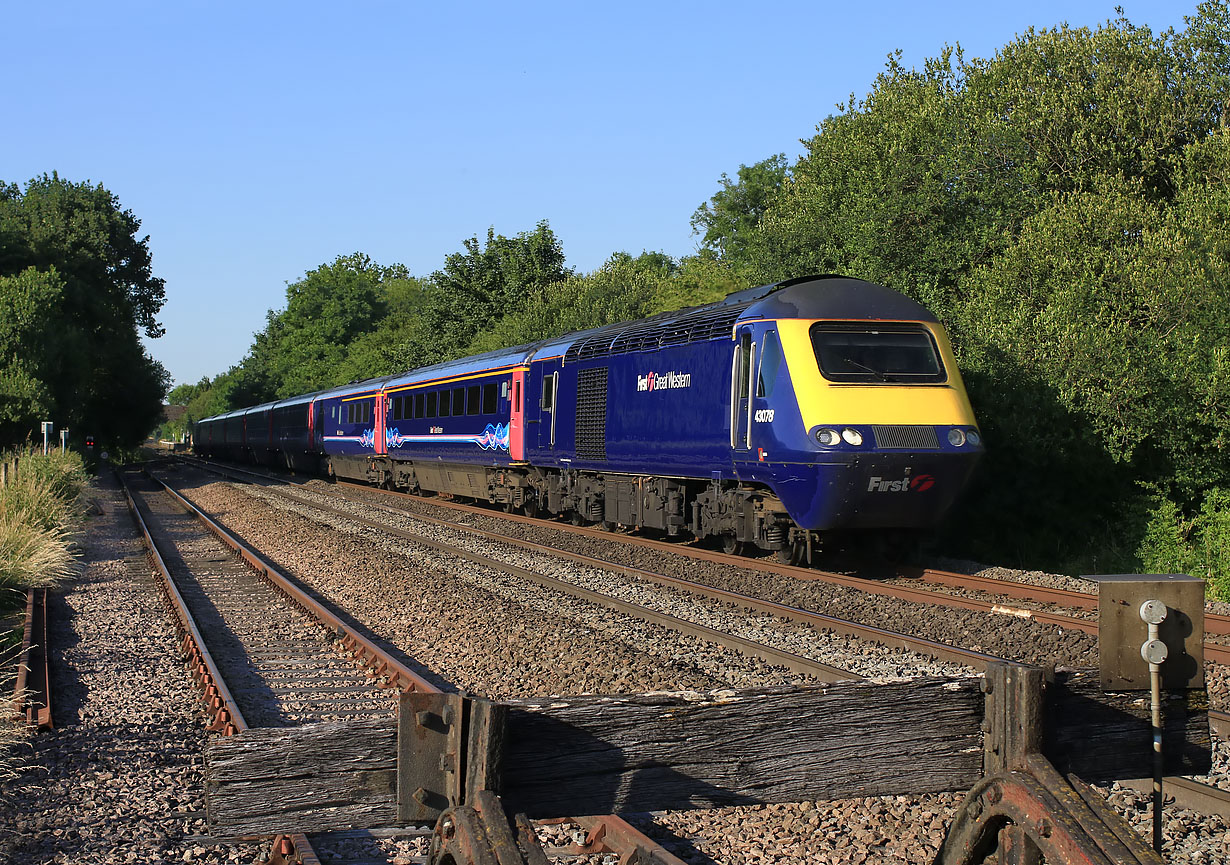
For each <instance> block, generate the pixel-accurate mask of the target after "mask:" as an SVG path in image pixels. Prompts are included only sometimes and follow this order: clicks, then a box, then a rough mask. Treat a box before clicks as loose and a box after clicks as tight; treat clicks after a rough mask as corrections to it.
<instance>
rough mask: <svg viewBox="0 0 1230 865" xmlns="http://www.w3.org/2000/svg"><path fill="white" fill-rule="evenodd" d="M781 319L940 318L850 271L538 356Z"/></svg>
mask: <svg viewBox="0 0 1230 865" xmlns="http://www.w3.org/2000/svg"><path fill="white" fill-rule="evenodd" d="M778 318H807V319H813V318H814V319H839V320H846V321H849V320H870V321H884V320H888V321H928V322H934V321H936V318H935V316H934V315H932V314H931V313H930V312H929V311H928V310H927V309H926V307H924V306H922V304H920V303H918V302H916V301H914V300H911V299H910V298H908V297H906V296H905V295H904V294H901V293H900V292H897V291H893V290H892V289H891V288H885V287H884V286H882V285H876V284H875V283H872V282H867V281H866V280H862V279H854V278H851V277H847V276H835V275H822V276H805V277H800V278H798V279H789V280H786V281H784V282H775V283H771V284H769V285H760V286H756V287H755V288H748V289H744V290H742V291H736V292H733V293H732V294H729V295H727V296H726V297H724V298H723V299H722V300H719V301H717V302H716V303H710V304H706V305H704V306H694V307H690V308H687V309H680V310H675V311H673V312H664V313H661V314H659V315H655V316H653V317H651V318H645V319H640V320H638V321H628V322H621V323H619V324H610V325H606V326H604V327H599V328H594V329H593V330H587V331H581V332H579V333H570V334H565V335H564V336H561V337H558V338H557V339H554V340H549V341H547V342H545V343H543V344H542V345H541V346H540V348H539V350H538V352H537V356H538V357H544V358H545V357H554V356H556V355H563V356H564V361H565V363H570V362H573V361H578V360H589V359H593V358H599V357H606V356H609V355H615V354H626V353H629V352H635V351H654V350H656V349H658V348H661V347H663V346H668V345H679V344H683V343H689V342H702V341H707V340H711V339H717V338H719V337H722V336H733V334H734V328H735V326H736V325H737V324H738V323H739V322H740V321H754V320H761V319H778Z"/></svg>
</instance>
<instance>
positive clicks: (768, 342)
mask: <svg viewBox="0 0 1230 865" xmlns="http://www.w3.org/2000/svg"><path fill="white" fill-rule="evenodd" d="M781 363H782V347H781V344H780V343H779V342H778V341H777V331H775V330H770V331H768V332H767V333H765V335H764V347H763V348H761V350H760V376H759V377H758V378H757V379H756V396H773V385H774V384H775V383H776V382H777V371H778V370H779V369H780V368H781Z"/></svg>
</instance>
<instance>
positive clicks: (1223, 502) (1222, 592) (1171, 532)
mask: <svg viewBox="0 0 1230 865" xmlns="http://www.w3.org/2000/svg"><path fill="white" fill-rule="evenodd" d="M1138 555H1139V557H1140V561H1141V564H1142V565H1143V570H1145V571H1147V572H1150V573H1157V574H1190V575H1191V576H1193V577H1201V578H1202V579H1204V580H1205V582H1206V584H1207V588H1208V593H1209V594H1210V595H1211V596H1212V597H1214V598H1217V599H1218V600H1222V601H1230V490H1226V489H1223V488H1220V487H1215V488H1213V489H1211V490H1209V491H1208V493H1207V494H1206V495H1205V497H1204V501H1203V502H1202V503H1201V505H1200V510H1199V512H1198V513H1196V514H1194V515H1191V516H1188V515H1186V514H1184V512H1183V511H1182V509H1181V508H1180V507H1179V506H1178V505H1176V504H1175V503H1174V502H1172V501H1170V500H1169V499H1167V498H1166V497H1164V496H1162V495H1160V494H1159V495H1155V496H1154V498H1153V507H1152V511H1151V514H1150V519H1149V521H1148V524H1147V526H1146V529H1145V533H1144V538H1143V540H1142V541H1141V544H1140V549H1139V550H1138Z"/></svg>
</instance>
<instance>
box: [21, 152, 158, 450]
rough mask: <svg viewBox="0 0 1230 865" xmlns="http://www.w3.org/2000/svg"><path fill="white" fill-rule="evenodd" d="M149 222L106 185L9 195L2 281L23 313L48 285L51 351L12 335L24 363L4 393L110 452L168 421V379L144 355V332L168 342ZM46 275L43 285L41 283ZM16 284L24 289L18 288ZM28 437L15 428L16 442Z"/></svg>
mask: <svg viewBox="0 0 1230 865" xmlns="http://www.w3.org/2000/svg"><path fill="white" fill-rule="evenodd" d="M140 226H141V223H140V221H139V220H138V219H137V218H136V217H135V216H134V215H133V214H132V212H131V211H128V210H123V209H121V207H120V204H119V201H118V199H117V198H116V197H115V195H113V194H112V193H111V192H109V191H108V190H107V189H105V188H104V187H103V186H101V185H91V184H89V183H71V182H68V181H66V180H63V179H61V178H60V177H59V176H58V175H56V174H52V175H43V176H42V177H39V178H35V179H33V180H31V181H30V182H29V183H28V184H27V186H26V188H25V190H24V191H23V190H21V189H20V188H18V187H17V186H16V185H15V184H0V277H5V278H8V280H7V281H6V282H5V283H4V285H3V291H4V295H5V300H4V301H3V302H4V303H6V304H8V305H9V306H11V307H12V308H14V309H17V308H18V307H20V306H21V305H22V304H23V303H26V302H28V301H29V299H30V298H31V297H32V296H33V295H31V294H30V292H31V291H32V290H33V286H34V283H36V282H40V281H41V283H42V285H43V289H42V292H43V295H44V297H43V300H42V301H40V303H42V302H45V300H46V297H47V296H48V292H52V293H54V294H55V297H56V300H55V302H54V303H53V304H50V305H47V306H43V307H41V308H40V315H41V316H43V317H44V319H45V320H44V321H43V322H42V323H40V325H39V326H40V327H43V328H45V331H44V332H43V341H41V342H38V343H37V344H36V343H35V342H32V340H34V339H35V338H36V336H35V333H34V331H32V330H30V329H29V328H26V329H25V330H24V331H22V333H21V334H17V335H14V334H16V333H17V332H16V331H12V332H10V335H9V338H10V340H16V343H15V344H16V345H17V347H18V355H19V356H20V358H21V360H20V362H19V363H13V362H12V361H8V362H7V363H5V366H6V367H7V371H6V372H5V373H4V374H3V375H4V381H5V384H4V385H3V387H4V388H6V390H9V391H12V392H13V393H14V395H16V396H17V397H18V400H19V402H20V403H21V404H22V405H24V406H26V408H25V409H22V410H21V411H22V412H23V413H24V414H23V417H24V420H22V421H20V422H19V421H17V419H16V418H10V421H12V422H13V423H15V424H16V426H18V427H19V426H21V424H22V423H29V422H30V421H31V420H32V419H31V418H30V417H29V412H32V411H34V410H35V404H36V403H37V407H38V410H39V411H42V412H45V413H47V414H48V415H49V419H51V420H53V421H55V422H56V423H57V425H58V426H60V427H65V426H68V427H71V428H72V429H74V430H75V431H76V432H77V433H79V434H86V433H90V434H93V435H95V436H96V437H97V438H98V439H99V441H100V442H104V443H109V444H115V445H120V446H131V445H135V444H137V443H139V442H140V441H141V440H142V439H143V438H144V437H145V435H146V433H148V432H150V431H151V430H153V429H154V427H155V425H156V424H157V420H158V417H159V416H160V414H161V405H162V395H163V393H164V392H165V390H166V385H167V378H168V376H167V373H166V370H164V369H163V368H162V367H161V365H159V364H158V363H157V362H156V361H154V360H153V359H152V358H150V357H149V355H148V354H147V353H146V352H145V350H144V348H143V347H142V346H141V343H140V339H139V332H144V334H145V335H146V336H148V337H158V336H160V335H161V334H162V332H163V331H162V327H161V325H160V324H159V323H158V321H157V318H156V316H157V313H158V311H159V310H160V309H161V307H162V304H163V302H164V300H165V289H164V286H163V281H162V280H161V279H159V278H157V277H155V276H153V273H152V260H151V256H150V251H149V238H148V237H138V232H139V230H140ZM39 274H41V276H39ZM14 278H16V281H13V279H14ZM14 434H17V435H20V433H19V432H17V433H15V432H14V427H12V426H10V427H9V432H8V433H7V435H14Z"/></svg>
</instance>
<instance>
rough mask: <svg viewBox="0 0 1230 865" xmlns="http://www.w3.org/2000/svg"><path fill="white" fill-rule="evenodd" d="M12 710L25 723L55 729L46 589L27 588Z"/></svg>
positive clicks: (44, 728)
mask: <svg viewBox="0 0 1230 865" xmlns="http://www.w3.org/2000/svg"><path fill="white" fill-rule="evenodd" d="M13 711H14V712H16V713H17V715H19V716H20V715H24V716H25V718H26V723H27V724H28V725H30V726H31V727H35V728H37V729H42V730H50V729H52V719H51V662H50V659H49V656H48V654H47V590H46V589H28V590H27V591H26V615H25V621H24V624H23V626H22V636H21V653H20V655H19V656H18V659H17V681H16V683H15V685H14V688H13Z"/></svg>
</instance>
